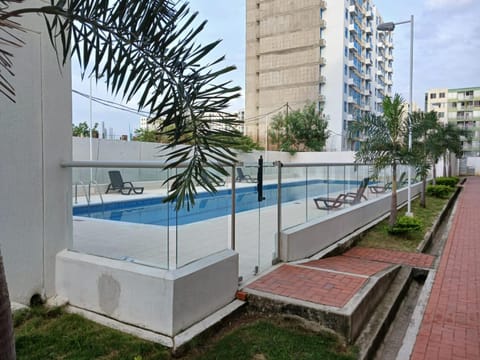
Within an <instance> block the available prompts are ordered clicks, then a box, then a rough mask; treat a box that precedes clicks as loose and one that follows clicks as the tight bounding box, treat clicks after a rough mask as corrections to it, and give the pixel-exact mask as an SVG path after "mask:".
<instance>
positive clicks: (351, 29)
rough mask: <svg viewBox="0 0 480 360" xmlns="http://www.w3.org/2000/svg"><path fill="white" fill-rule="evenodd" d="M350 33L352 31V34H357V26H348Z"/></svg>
mask: <svg viewBox="0 0 480 360" xmlns="http://www.w3.org/2000/svg"><path fill="white" fill-rule="evenodd" d="M348 31H350V32H357V30H356V29H355V24H349V25H348Z"/></svg>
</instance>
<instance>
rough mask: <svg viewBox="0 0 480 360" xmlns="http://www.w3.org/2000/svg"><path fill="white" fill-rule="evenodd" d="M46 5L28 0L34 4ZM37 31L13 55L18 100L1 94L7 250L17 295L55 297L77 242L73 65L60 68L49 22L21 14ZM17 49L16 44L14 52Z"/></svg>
mask: <svg viewBox="0 0 480 360" xmlns="http://www.w3.org/2000/svg"><path fill="white" fill-rule="evenodd" d="M36 4H42V5H43V3H42V2H41V1H39V0H32V1H29V2H28V5H29V6H35V5H36ZM17 20H18V21H21V22H22V24H23V25H24V26H25V27H26V28H28V29H30V30H31V31H28V32H25V33H21V34H20V37H21V38H22V39H23V40H24V41H25V42H26V44H25V45H24V46H23V47H22V48H19V49H11V50H12V52H13V53H14V56H15V57H14V60H13V61H14V64H15V66H14V69H13V70H14V72H15V77H14V79H13V85H14V87H15V89H16V92H17V95H16V103H12V102H10V101H9V100H7V99H6V98H4V97H2V96H1V95H0V109H1V110H0V123H1V124H2V134H3V135H4V136H2V141H0V154H1V155H0V156H1V161H0V184H1V186H2V191H0V228H1V229H2V231H1V234H0V247H1V251H2V254H3V257H4V262H5V269H6V270H5V271H6V275H7V282H8V287H9V292H10V298H11V300H13V301H16V302H20V303H28V302H29V301H30V298H31V296H32V295H34V294H36V293H38V294H42V295H47V296H50V295H53V294H54V270H55V255H56V253H57V252H58V251H59V250H61V249H63V248H66V247H67V246H68V244H70V242H71V237H72V235H71V228H72V227H71V215H70V214H67V209H69V208H70V206H69V205H70V203H71V190H70V187H69V186H67V184H70V182H71V178H70V170H69V169H62V168H61V167H60V162H61V161H66V160H70V159H71V126H72V125H71V112H72V111H71V81H70V68H69V66H67V67H66V68H64V69H62V70H61V71H60V69H59V65H58V62H57V60H56V58H55V54H54V52H53V50H52V47H51V45H50V40H49V38H48V35H47V34H46V33H45V31H44V20H43V18H42V17H40V16H34V15H30V16H25V17H23V18H20V19H17ZM9 50H10V49H9Z"/></svg>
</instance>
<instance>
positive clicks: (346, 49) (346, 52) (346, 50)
mask: <svg viewBox="0 0 480 360" xmlns="http://www.w3.org/2000/svg"><path fill="white" fill-rule="evenodd" d="M347 56H348V48H347V47H346V46H345V57H347Z"/></svg>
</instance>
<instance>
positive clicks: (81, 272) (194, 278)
mask: <svg viewBox="0 0 480 360" xmlns="http://www.w3.org/2000/svg"><path fill="white" fill-rule="evenodd" d="M237 283H238V254H237V253H235V252H234V251H232V250H223V251H220V252H218V253H216V254H213V255H210V256H207V257H204V258H202V259H200V260H198V261H195V262H192V263H191V264H188V265H186V266H184V267H182V268H180V269H176V270H162V269H158V268H153V267H147V266H143V265H138V264H135V263H131V262H126V261H116V260H111V259H106V258H101V257H98V256H91V255H86V254H80V253H76V252H72V251H68V250H65V251H62V252H60V253H59V254H58V256H57V292H58V295H59V296H62V297H65V298H67V299H68V300H69V303H70V304H71V305H74V306H77V307H80V308H83V309H86V310H90V311H93V312H96V313H99V314H103V315H106V316H109V317H112V318H114V319H117V320H119V321H123V322H126V323H129V324H133V325H136V326H139V327H142V328H146V329H149V330H153V331H157V332H159V333H161V334H164V335H167V336H170V337H173V336H175V335H176V334H178V333H179V332H180V331H182V330H184V329H186V328H187V327H189V326H191V325H193V324H195V323H196V322H198V321H200V320H202V319H204V318H205V317H207V316H208V315H210V314H212V313H213V312H215V311H216V310H218V309H220V308H222V307H223V306H225V305H227V304H228V303H230V302H231V301H233V299H234V297H235V292H236V290H237Z"/></svg>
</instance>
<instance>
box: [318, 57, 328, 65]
mask: <svg viewBox="0 0 480 360" xmlns="http://www.w3.org/2000/svg"><path fill="white" fill-rule="evenodd" d="M318 64H319V65H320V66H325V65H326V64H327V59H325V58H324V57H321V58H320V61H319V62H318Z"/></svg>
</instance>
